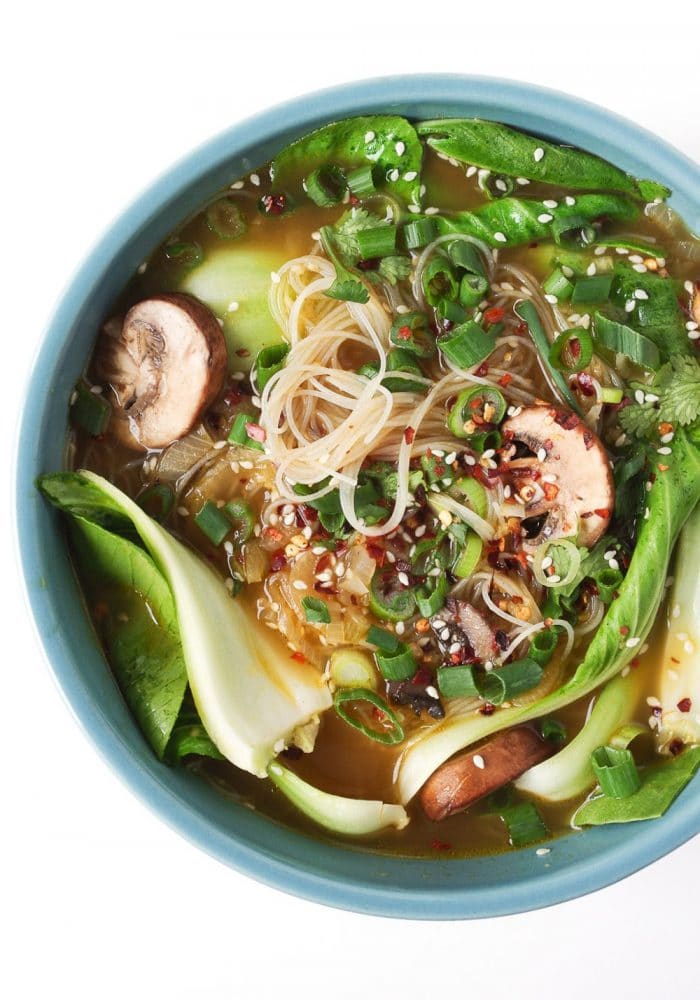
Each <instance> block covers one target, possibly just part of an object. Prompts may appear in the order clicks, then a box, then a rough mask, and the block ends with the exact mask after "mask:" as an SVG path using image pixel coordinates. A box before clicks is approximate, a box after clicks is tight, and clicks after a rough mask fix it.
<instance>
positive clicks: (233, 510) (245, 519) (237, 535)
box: [222, 500, 255, 545]
mask: <svg viewBox="0 0 700 1000" xmlns="http://www.w3.org/2000/svg"><path fill="white" fill-rule="evenodd" d="M222 509H223V510H224V511H225V512H226V516H227V517H228V519H229V521H230V522H231V528H232V530H233V534H234V539H235V541H236V543H237V544H238V545H242V544H243V542H247V541H248V539H249V538H250V536H251V535H252V534H253V528H254V527H255V517H254V515H253V511H252V510H251V509H250V507H249V505H248V504H247V503H246V502H245V500H229V501H228V503H225V504H224V506H223V508H222Z"/></svg>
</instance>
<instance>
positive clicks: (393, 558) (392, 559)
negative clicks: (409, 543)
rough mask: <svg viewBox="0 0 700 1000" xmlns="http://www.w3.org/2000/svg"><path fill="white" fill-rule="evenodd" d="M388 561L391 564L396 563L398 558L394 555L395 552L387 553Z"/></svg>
mask: <svg viewBox="0 0 700 1000" xmlns="http://www.w3.org/2000/svg"><path fill="white" fill-rule="evenodd" d="M386 561H387V562H389V563H395V562H396V556H395V555H394V553H393V552H387V554H386Z"/></svg>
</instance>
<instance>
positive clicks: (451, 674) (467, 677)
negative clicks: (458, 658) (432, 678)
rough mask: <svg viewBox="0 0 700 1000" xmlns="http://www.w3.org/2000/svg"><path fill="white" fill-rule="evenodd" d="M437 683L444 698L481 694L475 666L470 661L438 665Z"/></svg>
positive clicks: (477, 695)
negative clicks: (444, 665) (447, 665)
mask: <svg viewBox="0 0 700 1000" xmlns="http://www.w3.org/2000/svg"><path fill="white" fill-rule="evenodd" d="M437 685H438V688H439V690H440V694H441V695H442V696H443V698H469V697H476V698H478V697H479V696H480V693H479V685H478V683H477V679H476V677H475V674H474V668H473V667H472V666H471V665H470V664H468V663H463V664H459V665H458V666H454V667H438V670H437Z"/></svg>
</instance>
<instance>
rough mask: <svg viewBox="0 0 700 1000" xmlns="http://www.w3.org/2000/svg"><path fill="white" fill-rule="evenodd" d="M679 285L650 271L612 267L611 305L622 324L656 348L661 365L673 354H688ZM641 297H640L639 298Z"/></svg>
mask: <svg viewBox="0 0 700 1000" xmlns="http://www.w3.org/2000/svg"><path fill="white" fill-rule="evenodd" d="M678 293H679V285H678V282H677V281H674V280H673V279H671V278H663V277H661V275H659V274H655V273H653V272H652V271H644V272H643V273H639V272H638V271H635V270H633V269H632V268H631V267H629V266H628V265H626V264H618V265H616V267H615V280H614V282H613V287H612V293H611V301H612V302H613V304H614V305H616V306H617V307H618V308H619V309H620V310H624V309H625V308H626V307H628V306H629V304H631V303H634V308H632V310H631V311H630V312H625V320H624V321H625V323H626V324H627V325H628V326H631V327H632V328H633V329H635V330H637V331H638V332H639V333H641V334H643V335H644V336H645V337H646V338H647V339H648V340H651V341H653V342H654V344H656V346H657V348H658V349H659V354H660V355H661V360H662V361H668V360H669V358H671V357H672V356H673V355H674V354H689V353H690V341H689V340H688V331H687V330H686V328H685V315H684V313H683V310H682V309H681V307H680V305H679V302H678ZM640 296H642V297H640Z"/></svg>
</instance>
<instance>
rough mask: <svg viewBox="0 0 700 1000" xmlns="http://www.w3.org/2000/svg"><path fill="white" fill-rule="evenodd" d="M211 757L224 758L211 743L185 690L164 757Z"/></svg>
mask: <svg viewBox="0 0 700 1000" xmlns="http://www.w3.org/2000/svg"><path fill="white" fill-rule="evenodd" d="M191 756H197V757H212V758H214V760H225V758H224V755H223V754H221V753H219V751H218V750H217V748H216V747H215V746H214V744H213V743H212V740H211V737H210V736H209V734H208V733H207V731H206V729H205V728H204V726H203V725H202V720H201V719H200V718H199V715H198V714H197V709H196V708H195V706H194V702H193V700H192V695H191V694H190V693H189V692H187V693H186V694H185V700H184V701H183V703H182V708H181V709H180V714H179V715H178V717H177V722H176V723H175V725H174V727H173V731H172V732H171V734H170V740H169V741H168V746H167V748H166V751H165V759H166V760H168V761H179V760H182V759H183V758H184V757H191Z"/></svg>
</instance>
